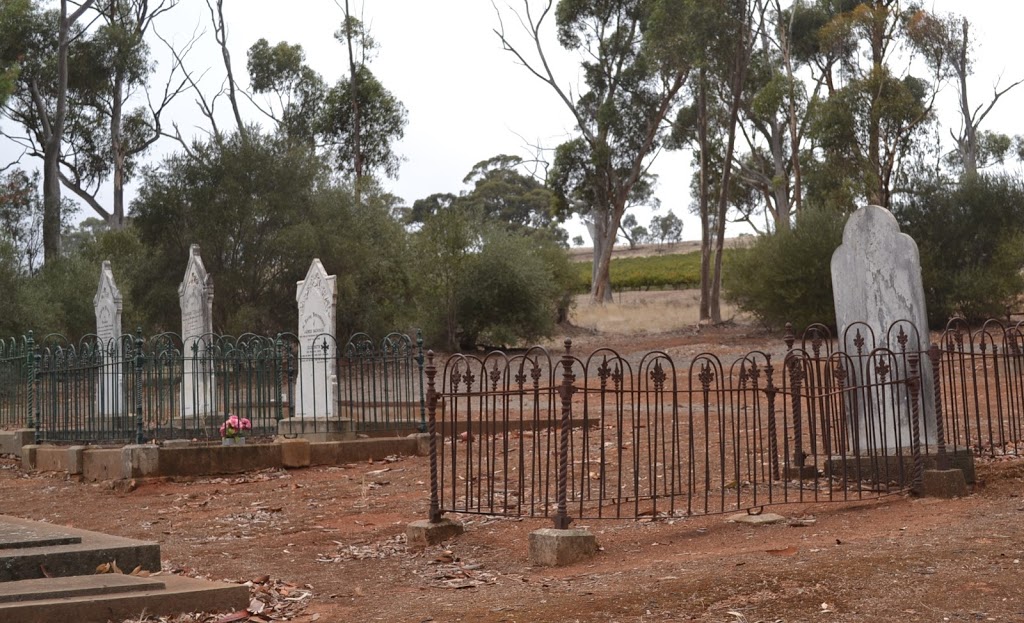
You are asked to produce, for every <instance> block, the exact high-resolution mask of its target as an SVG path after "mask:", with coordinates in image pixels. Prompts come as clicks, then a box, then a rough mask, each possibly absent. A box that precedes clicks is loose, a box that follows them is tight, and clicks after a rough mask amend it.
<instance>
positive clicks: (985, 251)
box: [894, 174, 1024, 327]
mask: <svg viewBox="0 0 1024 623" xmlns="http://www.w3.org/2000/svg"><path fill="white" fill-rule="evenodd" d="M915 190H916V192H914V193H912V194H910V195H909V196H908V197H907V198H906V200H905V201H902V202H900V204H899V205H897V206H896V207H895V210H894V214H895V216H896V217H897V219H898V220H899V221H900V225H901V228H902V229H903V231H904V233H907V234H909V235H910V236H911V237H912V238H914V240H915V241H917V245H918V249H919V251H920V253H921V271H922V276H923V281H924V287H925V300H926V302H927V306H928V316H929V322H930V323H932V325H933V326H935V327H938V326H942V325H943V324H945V322H946V320H947V319H948V318H949V317H951V316H953V315H954V314H958V315H962V316H964V317H966V318H967V319H968V320H970V321H979V320H984V319H987V318H1000V317H1002V316H1004V315H1005V313H1006V306H1007V305H1008V304H1010V303H1011V302H1012V301H1013V300H1014V298H1015V297H1017V296H1019V295H1020V294H1021V293H1024V276H1022V274H1021V270H1022V269H1024V181H1022V180H1021V178H1019V177H1012V176H1009V175H1005V174H993V175H977V176H969V175H968V176H964V177H963V178H961V180H960V181H959V182H957V183H951V182H948V181H945V180H942V179H930V180H922V181H920V182H919V183H918V188H917V189H915Z"/></svg>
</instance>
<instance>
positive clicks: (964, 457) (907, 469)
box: [824, 447, 976, 485]
mask: <svg viewBox="0 0 1024 623" xmlns="http://www.w3.org/2000/svg"><path fill="white" fill-rule="evenodd" d="M909 452H910V451H909V450H908V451H907V454H888V455H881V456H877V455H876V456H861V457H855V456H845V457H832V458H830V459H828V460H827V461H826V462H825V470H824V471H825V475H826V476H832V477H834V478H840V479H841V478H843V477H844V476H845V477H846V478H849V479H852V480H865V481H869V482H885V483H888V482H893V481H896V482H898V481H899V478H900V476H901V475H902V477H903V478H904V479H905V480H906V482H905V483H904V484H907V485H909V484H910V481H911V480H913V477H914V457H913V455H912V454H910V453H909ZM946 458H947V460H948V465H949V467H951V468H954V469H959V470H961V471H962V472H963V475H964V479H965V480H966V481H967V484H974V481H975V480H976V476H975V470H974V453H973V452H972V451H971V450H970V448H965V447H956V448H949V449H947V451H946ZM921 461H922V463H923V464H924V469H925V470H930V469H937V468H938V463H939V457H938V454H937V451H936V449H935V448H934V447H926V448H922V456H921Z"/></svg>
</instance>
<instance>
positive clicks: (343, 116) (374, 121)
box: [319, 0, 408, 203]
mask: <svg viewBox="0 0 1024 623" xmlns="http://www.w3.org/2000/svg"><path fill="white" fill-rule="evenodd" d="M339 7H341V8H342V10H343V12H344V15H343V20H342V24H341V28H339V29H338V31H337V32H336V33H335V35H334V37H335V38H336V39H337V40H338V41H339V42H340V43H342V44H343V45H344V46H345V49H346V52H347V56H348V76H347V78H345V77H343V78H340V79H339V80H338V82H337V83H336V84H335V85H334V86H333V87H331V88H330V89H329V90H328V91H327V94H326V97H325V99H324V106H323V111H322V113H321V115H320V122H319V130H320V133H321V136H322V137H323V140H324V143H325V145H326V147H327V149H328V150H329V153H330V154H331V155H332V156H333V158H334V162H335V167H336V168H337V169H338V170H339V171H341V172H342V173H343V174H345V175H350V176H351V177H352V179H353V187H354V188H355V192H356V202H357V203H358V201H359V192H360V189H361V188H362V186H363V178H364V177H366V176H372V175H373V174H374V173H376V172H380V173H383V174H384V175H386V176H387V177H391V178H394V177H396V176H397V175H398V168H399V166H400V165H401V162H402V160H401V157H400V156H399V155H398V154H397V153H396V152H395V150H394V145H395V143H396V142H398V141H400V140H401V139H402V137H403V136H404V135H405V126H406V125H407V124H408V114H407V112H406V110H405V106H404V105H402V102H400V101H399V100H398V98H396V97H395V96H394V95H393V94H392V93H391V92H390V91H389V90H388V89H386V88H385V87H384V85H383V84H382V83H381V82H380V81H379V80H378V79H377V77H376V76H374V74H373V72H372V71H371V70H370V68H369V66H368V63H369V60H370V58H371V57H372V54H373V50H374V49H375V48H376V47H377V44H376V42H375V41H374V40H373V38H372V37H371V36H370V33H369V30H368V29H367V28H366V26H365V24H364V23H363V22H362V20H360V19H358V18H357V17H355V16H354V15H353V14H352V11H351V10H350V9H349V2H348V0H344V5H343V6H342V5H341V4H340V3H339Z"/></svg>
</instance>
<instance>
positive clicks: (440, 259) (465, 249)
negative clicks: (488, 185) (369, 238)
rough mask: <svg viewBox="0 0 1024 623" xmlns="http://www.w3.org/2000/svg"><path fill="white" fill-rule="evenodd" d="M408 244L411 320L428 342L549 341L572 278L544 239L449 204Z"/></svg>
mask: <svg viewBox="0 0 1024 623" xmlns="http://www.w3.org/2000/svg"><path fill="white" fill-rule="evenodd" d="M541 231H542V232H543V231H545V230H541ZM413 240H414V241H413V245H414V248H415V255H416V258H417V262H416V267H417V274H416V283H417V286H418V294H417V297H416V299H417V317H418V318H419V321H420V322H421V323H422V326H423V329H424V333H425V334H426V337H427V340H428V341H430V342H432V343H435V344H440V345H444V347H445V348H447V349H449V350H456V349H459V348H472V347H474V346H476V345H478V344H486V345H491V346H500V345H509V344H522V343H524V342H529V341H532V340H535V339H536V338H538V337H541V336H548V335H550V334H551V332H552V331H553V330H554V327H555V323H556V322H557V321H559V320H562V319H564V318H565V317H566V316H567V314H568V309H569V305H570V304H571V299H572V291H573V281H574V279H575V274H574V271H573V267H572V265H571V264H570V263H569V259H568V255H567V253H566V252H565V249H564V248H563V247H562V246H561V245H560V244H559V243H557V242H556V241H555V240H553V239H552V237H551V236H548V235H537V232H536V231H531V230H529V229H517V228H512V229H510V228H509V227H508V226H507V223H505V222H502V221H500V220H488V219H486V218H484V217H483V215H482V214H481V213H480V212H479V211H477V210H474V209H472V206H470V205H467V204H465V203H457V204H456V205H453V206H451V207H449V208H447V209H442V210H440V211H438V212H436V213H431V214H430V215H429V216H428V217H427V218H426V219H425V221H424V222H423V224H422V227H421V228H420V229H419V231H418V232H416V233H415V234H414V239H413Z"/></svg>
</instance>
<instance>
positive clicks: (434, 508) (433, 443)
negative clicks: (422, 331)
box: [426, 350, 441, 523]
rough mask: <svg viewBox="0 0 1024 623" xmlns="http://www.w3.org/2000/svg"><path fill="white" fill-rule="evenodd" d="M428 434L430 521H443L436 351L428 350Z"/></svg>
mask: <svg viewBox="0 0 1024 623" xmlns="http://www.w3.org/2000/svg"><path fill="white" fill-rule="evenodd" d="M426 374H427V434H429V435H430V523H439V522H440V521H441V505H440V503H439V502H438V495H437V390H436V389H435V388H434V377H435V376H436V375H437V367H436V366H435V365H434V351H432V350H431V351H427V368H426Z"/></svg>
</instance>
